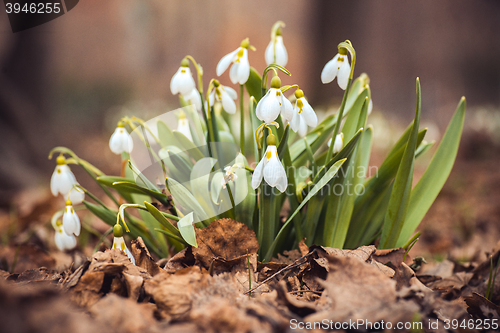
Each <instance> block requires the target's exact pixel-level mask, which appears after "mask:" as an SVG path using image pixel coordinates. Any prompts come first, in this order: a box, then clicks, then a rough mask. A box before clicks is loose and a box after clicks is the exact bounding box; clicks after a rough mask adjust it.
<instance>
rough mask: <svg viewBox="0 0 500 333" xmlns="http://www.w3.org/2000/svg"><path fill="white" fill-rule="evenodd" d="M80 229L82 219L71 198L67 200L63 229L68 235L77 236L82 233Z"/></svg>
mask: <svg viewBox="0 0 500 333" xmlns="http://www.w3.org/2000/svg"><path fill="white" fill-rule="evenodd" d="M80 229H81V225H80V219H79V218H78V215H76V213H75V210H74V209H73V203H72V202H71V201H70V200H67V201H66V211H65V212H64V215H63V230H64V232H65V233H67V234H68V235H72V234H75V235H76V236H78V235H80Z"/></svg>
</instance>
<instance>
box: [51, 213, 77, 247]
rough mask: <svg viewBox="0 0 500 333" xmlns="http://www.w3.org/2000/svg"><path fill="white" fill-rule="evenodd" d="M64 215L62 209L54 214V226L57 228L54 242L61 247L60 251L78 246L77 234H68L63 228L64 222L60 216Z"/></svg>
mask: <svg viewBox="0 0 500 333" xmlns="http://www.w3.org/2000/svg"><path fill="white" fill-rule="evenodd" d="M62 215H63V212H62V211H58V212H57V213H55V214H54V216H52V220H51V223H52V227H53V228H54V230H55V235H54V242H55V244H56V246H57V248H58V249H59V251H66V250H72V249H74V248H75V247H76V237H75V235H68V234H67V233H66V232H64V230H63V226H62V225H63V223H62V222H61V220H60V218H61V216H62Z"/></svg>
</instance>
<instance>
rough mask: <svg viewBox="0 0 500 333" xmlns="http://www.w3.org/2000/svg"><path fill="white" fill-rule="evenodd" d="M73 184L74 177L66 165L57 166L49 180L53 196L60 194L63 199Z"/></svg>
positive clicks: (74, 181)
mask: <svg viewBox="0 0 500 333" xmlns="http://www.w3.org/2000/svg"><path fill="white" fill-rule="evenodd" d="M75 183H76V178H75V175H74V174H73V172H72V171H71V169H70V168H69V166H68V165H67V164H62V165H58V166H56V168H55V170H54V173H53V174H52V177H51V179H50V191H51V192H52V194H53V195H54V196H57V194H58V193H61V194H62V195H63V196H64V197H67V195H68V193H69V191H71V189H72V188H73V184H75Z"/></svg>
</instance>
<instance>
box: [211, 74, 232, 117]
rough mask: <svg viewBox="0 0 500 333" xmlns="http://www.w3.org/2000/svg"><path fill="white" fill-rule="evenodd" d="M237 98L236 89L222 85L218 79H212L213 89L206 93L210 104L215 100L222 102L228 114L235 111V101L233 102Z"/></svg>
mask: <svg viewBox="0 0 500 333" xmlns="http://www.w3.org/2000/svg"><path fill="white" fill-rule="evenodd" d="M237 98H238V94H237V93H236V91H235V90H234V89H233V88H231V87H228V86H223V85H222V84H220V83H219V81H217V80H214V89H213V90H212V91H211V92H210V94H209V95H208V102H209V103H210V105H212V106H213V105H214V103H215V101H216V100H217V101H219V102H221V103H222V108H223V109H224V110H226V112H227V113H229V114H235V113H236V103H235V102H234V101H235V100H236V99H237Z"/></svg>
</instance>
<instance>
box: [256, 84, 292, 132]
mask: <svg viewBox="0 0 500 333" xmlns="http://www.w3.org/2000/svg"><path fill="white" fill-rule="evenodd" d="M280 87H281V79H280V78H279V77H278V76H275V77H273V79H272V80H271V88H270V89H269V90H268V91H267V93H266V95H265V96H264V97H262V98H261V100H260V101H259V103H258V104H257V109H256V110H255V112H256V114H257V118H259V119H260V120H262V121H263V122H265V123H268V124H269V123H270V122H272V121H274V120H275V119H276V118H277V117H278V115H279V114H280V112H281V115H282V117H283V118H284V119H286V120H288V121H291V120H292V118H293V106H292V103H290V101H289V100H288V99H287V98H286V97H284V96H283V93H282V92H281V90H280Z"/></svg>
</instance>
